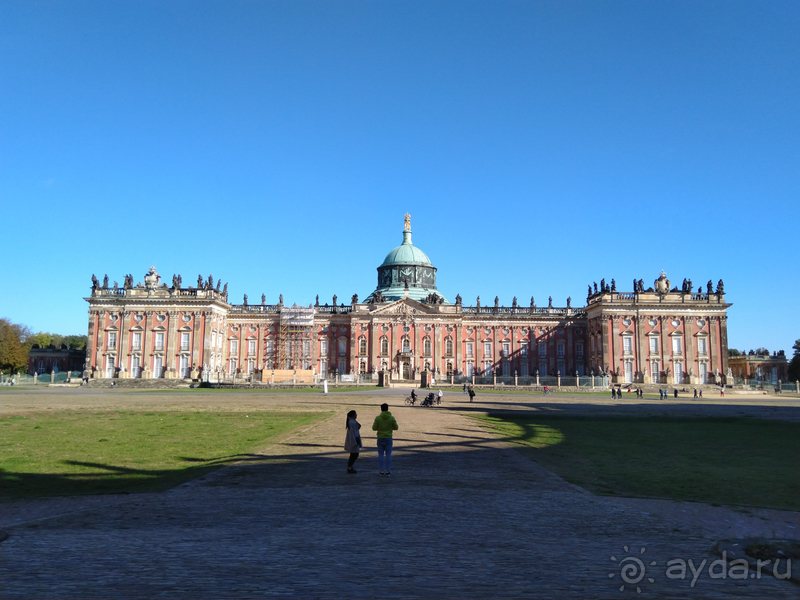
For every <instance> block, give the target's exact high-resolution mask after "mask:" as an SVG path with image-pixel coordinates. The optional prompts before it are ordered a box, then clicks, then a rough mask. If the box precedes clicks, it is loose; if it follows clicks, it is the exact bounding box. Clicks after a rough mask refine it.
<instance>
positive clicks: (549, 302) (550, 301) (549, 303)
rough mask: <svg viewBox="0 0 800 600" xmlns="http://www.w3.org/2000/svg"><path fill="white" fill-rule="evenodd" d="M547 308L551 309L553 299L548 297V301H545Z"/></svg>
mask: <svg viewBox="0 0 800 600" xmlns="http://www.w3.org/2000/svg"><path fill="white" fill-rule="evenodd" d="M547 308H553V297H552V296H550V299H549V300H548V301H547Z"/></svg>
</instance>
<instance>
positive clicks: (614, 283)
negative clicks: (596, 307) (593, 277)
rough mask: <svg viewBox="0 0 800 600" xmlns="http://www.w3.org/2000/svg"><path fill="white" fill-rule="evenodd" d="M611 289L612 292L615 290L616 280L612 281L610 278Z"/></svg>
mask: <svg viewBox="0 0 800 600" xmlns="http://www.w3.org/2000/svg"><path fill="white" fill-rule="evenodd" d="M611 291H612V292H616V291H617V282H616V281H614V280H613V279H612V280H611Z"/></svg>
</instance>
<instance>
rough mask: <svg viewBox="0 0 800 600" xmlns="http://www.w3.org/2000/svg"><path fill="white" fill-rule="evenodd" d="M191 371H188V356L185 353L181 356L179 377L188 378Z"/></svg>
mask: <svg viewBox="0 0 800 600" xmlns="http://www.w3.org/2000/svg"><path fill="white" fill-rule="evenodd" d="M190 375H191V373H189V357H188V356H186V355H185V354H184V355H183V356H181V379H188V378H189V377H190Z"/></svg>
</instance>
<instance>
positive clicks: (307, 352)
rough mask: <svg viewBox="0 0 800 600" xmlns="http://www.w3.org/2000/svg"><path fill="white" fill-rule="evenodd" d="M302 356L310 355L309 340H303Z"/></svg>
mask: <svg viewBox="0 0 800 600" xmlns="http://www.w3.org/2000/svg"><path fill="white" fill-rule="evenodd" d="M303 356H311V342H303Z"/></svg>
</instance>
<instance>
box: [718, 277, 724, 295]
mask: <svg viewBox="0 0 800 600" xmlns="http://www.w3.org/2000/svg"><path fill="white" fill-rule="evenodd" d="M724 293H725V284H724V283H722V279H720V280H719V282H718V283H717V294H724Z"/></svg>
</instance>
